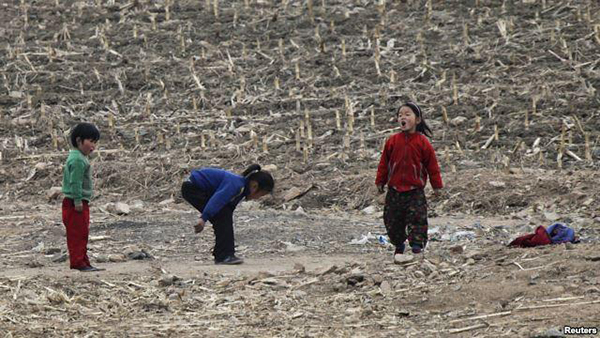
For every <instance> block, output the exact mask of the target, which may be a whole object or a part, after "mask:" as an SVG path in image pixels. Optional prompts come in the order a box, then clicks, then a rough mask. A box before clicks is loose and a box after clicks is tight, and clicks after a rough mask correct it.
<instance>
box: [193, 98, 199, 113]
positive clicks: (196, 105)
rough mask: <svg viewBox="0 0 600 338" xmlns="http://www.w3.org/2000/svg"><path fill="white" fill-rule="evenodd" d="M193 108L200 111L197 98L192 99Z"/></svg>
mask: <svg viewBox="0 0 600 338" xmlns="http://www.w3.org/2000/svg"><path fill="white" fill-rule="evenodd" d="M192 108H193V109H194V111H198V102H196V97H192Z"/></svg>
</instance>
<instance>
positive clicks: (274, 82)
mask: <svg viewBox="0 0 600 338" xmlns="http://www.w3.org/2000/svg"><path fill="white" fill-rule="evenodd" d="M273 86H274V87H275V89H277V90H279V89H281V88H280V86H279V77H277V76H276V77H275V79H274V80H273Z"/></svg>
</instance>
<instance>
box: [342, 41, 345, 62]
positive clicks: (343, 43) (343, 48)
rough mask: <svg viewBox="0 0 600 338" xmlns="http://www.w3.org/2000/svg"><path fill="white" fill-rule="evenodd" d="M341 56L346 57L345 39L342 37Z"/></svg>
mask: <svg viewBox="0 0 600 338" xmlns="http://www.w3.org/2000/svg"><path fill="white" fill-rule="evenodd" d="M342 58H343V59H345V58H346V39H342Z"/></svg>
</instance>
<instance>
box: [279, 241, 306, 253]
mask: <svg viewBox="0 0 600 338" xmlns="http://www.w3.org/2000/svg"><path fill="white" fill-rule="evenodd" d="M283 244H284V245H285V251H286V252H300V251H303V250H304V247H303V246H301V245H296V244H294V243H291V242H283Z"/></svg>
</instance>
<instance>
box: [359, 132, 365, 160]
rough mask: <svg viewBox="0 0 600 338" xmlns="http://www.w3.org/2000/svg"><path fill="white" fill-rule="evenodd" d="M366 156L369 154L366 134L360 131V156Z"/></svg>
mask: <svg viewBox="0 0 600 338" xmlns="http://www.w3.org/2000/svg"><path fill="white" fill-rule="evenodd" d="M366 154H367V152H366V149H365V133H364V132H363V131H362V130H361V131H360V156H361V157H365V156H366Z"/></svg>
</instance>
